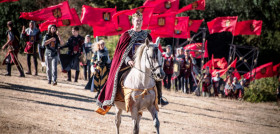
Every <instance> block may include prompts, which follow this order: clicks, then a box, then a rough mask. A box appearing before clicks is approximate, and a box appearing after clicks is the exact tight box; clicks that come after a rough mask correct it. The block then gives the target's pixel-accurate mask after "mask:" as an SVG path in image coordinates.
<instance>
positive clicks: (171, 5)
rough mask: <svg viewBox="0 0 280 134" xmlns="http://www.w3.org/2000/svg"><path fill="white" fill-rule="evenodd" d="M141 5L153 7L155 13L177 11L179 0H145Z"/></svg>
mask: <svg viewBox="0 0 280 134" xmlns="http://www.w3.org/2000/svg"><path fill="white" fill-rule="evenodd" d="M143 6H149V7H154V8H155V9H154V11H153V12H154V13H155V14H162V13H169V12H174V11H175V12H177V11H178V9H179V0H146V1H145V3H144V4H143Z"/></svg>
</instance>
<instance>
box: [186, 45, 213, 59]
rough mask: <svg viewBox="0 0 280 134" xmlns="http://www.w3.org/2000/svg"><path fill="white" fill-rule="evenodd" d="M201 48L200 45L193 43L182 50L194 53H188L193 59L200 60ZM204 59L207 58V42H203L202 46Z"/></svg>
mask: <svg viewBox="0 0 280 134" xmlns="http://www.w3.org/2000/svg"><path fill="white" fill-rule="evenodd" d="M201 48H202V43H193V44H188V45H186V46H185V47H184V49H188V50H194V51H190V54H191V55H192V56H193V57H195V58H201V55H200V54H201V52H199V51H201ZM204 50H205V52H204V58H207V57H208V49H207V41H206V42H205V46H204Z"/></svg>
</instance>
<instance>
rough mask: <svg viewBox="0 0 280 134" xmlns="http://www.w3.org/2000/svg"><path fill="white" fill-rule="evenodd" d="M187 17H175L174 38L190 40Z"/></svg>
mask: <svg viewBox="0 0 280 134" xmlns="http://www.w3.org/2000/svg"><path fill="white" fill-rule="evenodd" d="M188 27H189V17H176V18H175V27H174V38H182V39H187V38H190V32H189V31H188Z"/></svg>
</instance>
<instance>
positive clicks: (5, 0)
mask: <svg viewBox="0 0 280 134" xmlns="http://www.w3.org/2000/svg"><path fill="white" fill-rule="evenodd" d="M15 1H19V0H0V3H4V2H15Z"/></svg>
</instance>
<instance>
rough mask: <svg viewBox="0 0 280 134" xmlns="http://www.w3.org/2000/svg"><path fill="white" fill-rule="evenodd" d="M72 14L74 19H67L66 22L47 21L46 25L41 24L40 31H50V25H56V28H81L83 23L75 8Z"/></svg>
mask: <svg viewBox="0 0 280 134" xmlns="http://www.w3.org/2000/svg"><path fill="white" fill-rule="evenodd" d="M71 13H72V15H73V16H72V17H73V18H72V19H65V20H59V21H58V20H47V21H45V22H44V23H41V24H39V29H40V31H41V32H42V31H46V30H48V26H49V25H50V24H54V25H56V27H61V26H79V25H82V23H81V22H80V18H79V16H78V14H77V12H76V9H75V8H72V9H71Z"/></svg>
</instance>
